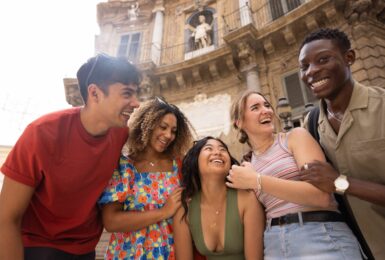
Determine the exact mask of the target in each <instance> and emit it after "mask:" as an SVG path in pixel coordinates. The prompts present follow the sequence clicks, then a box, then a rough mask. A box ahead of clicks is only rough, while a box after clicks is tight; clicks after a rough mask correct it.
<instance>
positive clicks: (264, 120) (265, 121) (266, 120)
mask: <svg viewBox="0 0 385 260" xmlns="http://www.w3.org/2000/svg"><path fill="white" fill-rule="evenodd" d="M260 122H261V123H262V124H263V123H270V122H271V119H270V118H265V119H263V120H261V121H260Z"/></svg>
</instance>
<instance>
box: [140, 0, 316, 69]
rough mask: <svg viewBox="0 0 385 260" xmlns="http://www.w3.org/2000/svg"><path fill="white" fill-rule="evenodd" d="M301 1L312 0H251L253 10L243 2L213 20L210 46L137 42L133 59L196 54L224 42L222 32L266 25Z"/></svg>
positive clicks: (163, 60)
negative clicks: (196, 46) (135, 54)
mask: <svg viewBox="0 0 385 260" xmlns="http://www.w3.org/2000/svg"><path fill="white" fill-rule="evenodd" d="M305 1H312V0H267V1H264V2H260V1H255V2H256V5H255V6H253V10H252V9H251V8H250V7H249V6H248V5H245V6H243V7H241V8H239V9H237V10H235V11H233V12H231V13H228V14H226V15H223V16H222V17H221V19H222V21H221V22H218V21H217V28H216V30H214V31H213V35H215V42H214V43H213V45H212V46H210V48H205V49H198V50H191V49H192V48H191V46H190V45H189V44H191V43H190V42H183V43H179V44H174V45H171V46H167V45H166V46H163V47H162V48H160V47H159V46H157V45H156V44H152V43H147V44H141V45H140V49H139V54H138V55H137V56H136V58H135V60H133V62H134V63H145V62H150V61H152V62H154V63H155V64H156V65H170V64H175V63H179V62H182V61H184V60H186V59H191V58H194V57H197V56H200V55H202V54H204V53H206V52H207V51H212V50H213V49H216V48H218V47H221V46H222V45H224V40H223V36H225V35H226V34H228V33H230V32H232V31H234V30H237V29H239V28H241V27H243V26H246V25H248V24H253V25H254V26H255V28H256V29H257V30H259V29H261V28H263V27H265V26H267V25H268V24H270V23H272V22H273V21H274V20H276V19H278V18H280V17H281V16H284V15H286V14H287V13H289V12H291V11H292V10H294V9H296V8H297V7H299V6H300V5H301V4H303V3H304V2H305Z"/></svg>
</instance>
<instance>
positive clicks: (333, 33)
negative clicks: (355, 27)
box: [299, 28, 351, 53]
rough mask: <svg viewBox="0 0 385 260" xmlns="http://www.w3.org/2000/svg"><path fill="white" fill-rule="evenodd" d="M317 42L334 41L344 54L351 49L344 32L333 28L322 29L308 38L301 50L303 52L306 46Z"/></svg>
mask: <svg viewBox="0 0 385 260" xmlns="http://www.w3.org/2000/svg"><path fill="white" fill-rule="evenodd" d="M316 40H332V41H333V42H335V43H336V44H337V45H338V47H339V48H340V50H341V52H343V53H344V52H346V51H348V50H350V48H351V43H350V40H349V38H348V36H347V35H346V34H345V33H344V32H343V31H340V30H338V29H331V28H320V29H318V30H316V31H314V32H312V33H310V34H309V35H308V36H306V37H305V39H304V40H303V42H302V44H301V47H300V48H299V49H300V50H301V49H302V47H303V46H304V45H305V44H307V43H309V42H312V41H316Z"/></svg>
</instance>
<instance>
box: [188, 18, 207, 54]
mask: <svg viewBox="0 0 385 260" xmlns="http://www.w3.org/2000/svg"><path fill="white" fill-rule="evenodd" d="M198 18H199V24H198V25H197V26H196V27H195V28H194V27H193V26H189V29H190V30H191V31H192V34H191V37H192V38H193V39H194V47H195V49H202V48H206V47H208V46H210V45H211V44H212V40H211V31H212V27H211V25H210V24H208V23H207V22H206V17H205V16H204V15H202V14H201V15H199V17H198Z"/></svg>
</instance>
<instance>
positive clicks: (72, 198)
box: [1, 108, 128, 254]
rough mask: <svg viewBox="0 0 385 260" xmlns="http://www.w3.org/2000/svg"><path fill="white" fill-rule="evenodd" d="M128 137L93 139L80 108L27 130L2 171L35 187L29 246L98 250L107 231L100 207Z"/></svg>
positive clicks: (116, 133)
mask: <svg viewBox="0 0 385 260" xmlns="http://www.w3.org/2000/svg"><path fill="white" fill-rule="evenodd" d="M127 137H128V129H127V128H111V129H110V130H109V131H108V133H107V134H106V135H104V136H100V137H94V136H91V135H90V134H88V133H87V132H86V130H85V129H84V127H83V125H82V124H81V122H80V108H71V109H67V110H63V111H59V112H55V113H51V114H48V115H45V116H43V117H41V118H39V119H37V120H36V121H34V122H32V123H31V124H30V125H28V126H27V128H26V129H25V131H24V133H23V134H22V135H21V137H20V138H19V140H18V141H17V143H16V145H15V146H14V148H13V149H12V151H11V152H10V154H9V155H8V157H7V159H6V161H5V163H4V164H3V166H2V168H1V171H2V172H3V173H4V174H5V175H6V176H8V177H9V178H11V179H13V180H15V181H18V182H20V183H23V184H26V185H29V186H31V187H34V188H35V192H34V195H33V196H32V198H31V202H30V205H29V206H28V208H27V210H26V212H25V214H24V217H23V222H22V237H23V243H24V246H26V247H34V246H44V247H54V248H57V249H60V250H63V251H66V252H69V253H72V254H85V253H89V252H91V251H93V250H94V249H95V247H96V244H97V243H98V241H99V238H100V235H101V232H102V230H103V226H102V221H101V216H100V212H99V210H98V207H97V204H96V202H97V200H98V198H99V196H100V194H101V193H102V191H103V190H104V188H105V187H106V185H107V183H108V181H109V179H110V178H111V176H112V173H113V170H114V168H116V167H117V165H118V161H119V157H120V152H121V148H122V146H123V144H124V143H125V141H126V139H127ZM15 196H17V194H15Z"/></svg>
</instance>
